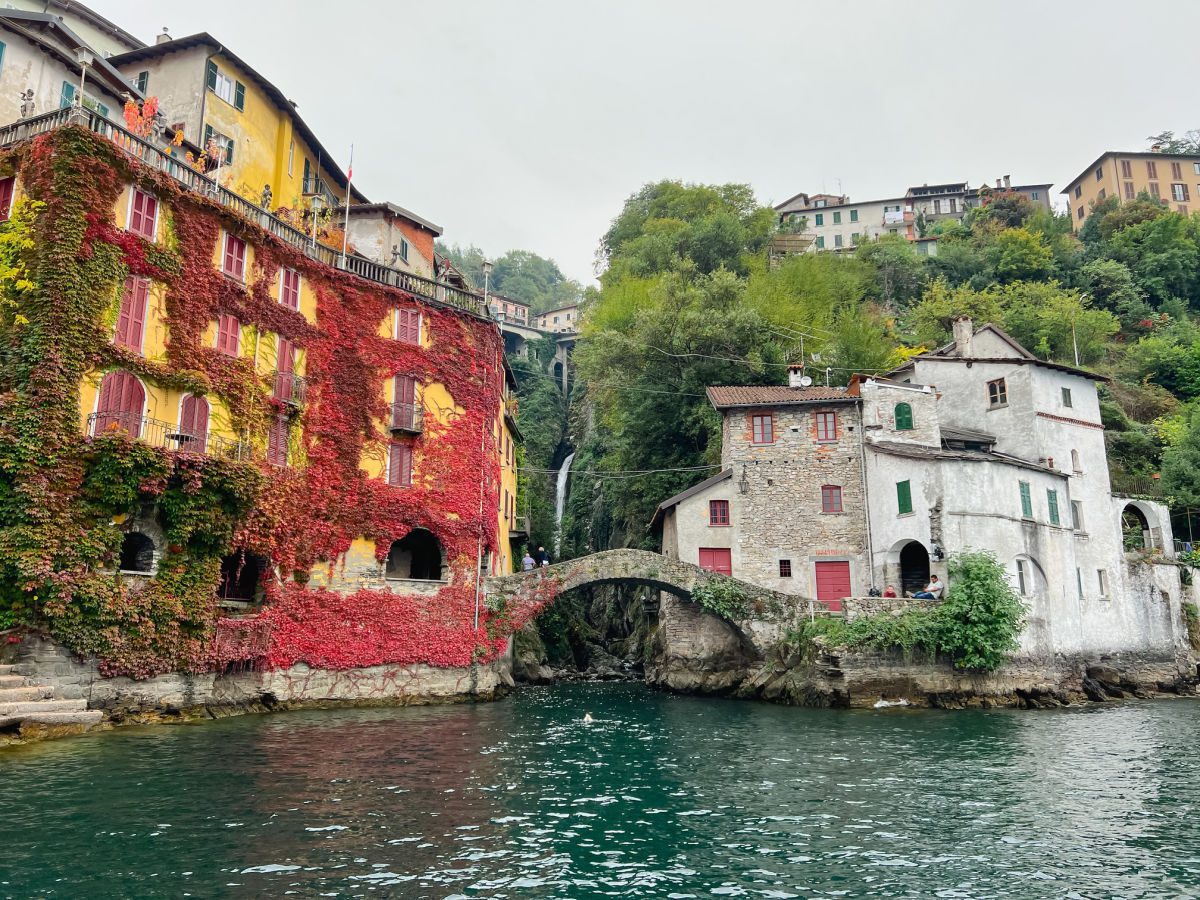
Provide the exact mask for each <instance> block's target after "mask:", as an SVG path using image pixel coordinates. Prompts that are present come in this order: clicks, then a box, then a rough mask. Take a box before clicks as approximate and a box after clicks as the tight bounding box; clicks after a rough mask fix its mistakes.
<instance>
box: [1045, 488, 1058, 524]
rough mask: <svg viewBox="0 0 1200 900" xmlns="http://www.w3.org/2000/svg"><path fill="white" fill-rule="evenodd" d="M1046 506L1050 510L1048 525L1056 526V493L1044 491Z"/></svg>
mask: <svg viewBox="0 0 1200 900" xmlns="http://www.w3.org/2000/svg"><path fill="white" fill-rule="evenodd" d="M1046 505H1047V506H1048V507H1049V508H1050V524H1051V525H1057V524H1058V491H1054V490H1047V491H1046Z"/></svg>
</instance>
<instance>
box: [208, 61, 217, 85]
mask: <svg viewBox="0 0 1200 900" xmlns="http://www.w3.org/2000/svg"><path fill="white" fill-rule="evenodd" d="M205 83H206V84H207V85H208V89H209V90H210V91H215V90H216V89H217V64H216V63H215V62H213V61H212V60H211V59H210V60H209V61H208V71H207V73H206V75H205Z"/></svg>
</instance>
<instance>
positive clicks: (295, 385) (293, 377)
mask: <svg viewBox="0 0 1200 900" xmlns="http://www.w3.org/2000/svg"><path fill="white" fill-rule="evenodd" d="M274 397H275V399H276V400H282V401H283V402H284V403H287V404H289V405H291V406H302V405H303V404H304V401H305V400H307V399H308V382H307V381H306V380H305V379H304V378H303V377H302V376H300V375H297V374H296V373H295V372H276V373H275V392H274Z"/></svg>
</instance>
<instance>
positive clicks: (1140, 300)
mask: <svg viewBox="0 0 1200 900" xmlns="http://www.w3.org/2000/svg"><path fill="white" fill-rule="evenodd" d="M1079 280H1080V283H1081V285H1082V287H1083V288H1084V289H1085V290H1086V291H1087V293H1088V297H1089V298H1090V299H1091V300H1092V302H1093V303H1094V304H1095V305H1096V306H1097V307H1099V308H1100V309H1106V310H1108V311H1109V312H1111V313H1113V314H1114V315H1115V316H1117V318H1118V319H1120V321H1121V326H1122V327H1123V328H1125V329H1126V330H1127V331H1133V330H1135V329H1138V328H1140V327H1141V323H1143V322H1145V321H1146V320H1148V319H1149V318H1150V317H1151V316H1152V315H1154V310H1152V309H1151V308H1150V304H1148V303H1147V302H1146V299H1145V295H1144V294H1143V293H1142V290H1141V288H1139V287H1138V286H1137V283H1136V282H1135V281H1134V279H1133V273H1132V272H1130V271H1129V267H1128V266H1126V265H1125V264H1124V263H1119V262H1117V261H1116V260H1115V259H1094V260H1092V261H1091V262H1089V263H1087V264H1085V265H1084V266H1083V268H1082V269H1080V272H1079Z"/></svg>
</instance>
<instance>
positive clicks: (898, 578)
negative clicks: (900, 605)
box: [883, 538, 930, 597]
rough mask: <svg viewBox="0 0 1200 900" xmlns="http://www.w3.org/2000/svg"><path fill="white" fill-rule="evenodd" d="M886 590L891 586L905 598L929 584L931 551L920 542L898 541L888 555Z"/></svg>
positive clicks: (910, 540)
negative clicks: (906, 595)
mask: <svg viewBox="0 0 1200 900" xmlns="http://www.w3.org/2000/svg"><path fill="white" fill-rule="evenodd" d="M885 574H886V578H885V584H884V585H883V586H884V587H885V588H886V587H887V586H888V585H889V584H890V585H891V586H893V587H895V589H896V593H897V594H898V595H900V596H901V597H903V596H904V595H905V594H907V593H912V594H915V593H916V592H917V591H920V590H923V589H924V587H925V585H927V584H928V583H929V575H930V566H929V551H928V550H926V549H925V545H924V544H922V543H921V542H920V541H916V540H912V539H907V538H906V539H905V540H901V541H897V542H896V543H895V544H893V545H892V549H891V550H889V551H888V555H887V571H886V573H885Z"/></svg>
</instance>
